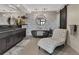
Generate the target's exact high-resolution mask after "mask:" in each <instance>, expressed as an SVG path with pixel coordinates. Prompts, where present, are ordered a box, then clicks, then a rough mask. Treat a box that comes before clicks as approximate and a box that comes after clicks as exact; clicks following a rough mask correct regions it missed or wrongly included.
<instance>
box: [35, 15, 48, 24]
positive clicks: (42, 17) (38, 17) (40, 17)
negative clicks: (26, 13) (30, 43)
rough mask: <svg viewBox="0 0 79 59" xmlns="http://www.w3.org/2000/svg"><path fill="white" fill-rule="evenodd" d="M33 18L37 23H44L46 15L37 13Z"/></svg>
mask: <svg viewBox="0 0 79 59" xmlns="http://www.w3.org/2000/svg"><path fill="white" fill-rule="evenodd" d="M35 20H36V23H37V24H38V25H44V24H45V23H46V17H45V16H44V15H37V16H36V19H35Z"/></svg>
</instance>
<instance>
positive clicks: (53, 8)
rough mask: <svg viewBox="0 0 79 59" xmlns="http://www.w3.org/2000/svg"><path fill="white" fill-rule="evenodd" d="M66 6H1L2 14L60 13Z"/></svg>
mask: <svg viewBox="0 0 79 59" xmlns="http://www.w3.org/2000/svg"><path fill="white" fill-rule="evenodd" d="M64 6H65V4H1V5H0V12H17V11H19V12H23V13H27V12H31V11H59V10H60V9H62V8H63V7H64Z"/></svg>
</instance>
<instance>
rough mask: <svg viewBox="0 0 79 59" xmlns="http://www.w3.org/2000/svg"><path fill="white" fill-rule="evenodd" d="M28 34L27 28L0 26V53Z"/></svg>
mask: <svg viewBox="0 0 79 59" xmlns="http://www.w3.org/2000/svg"><path fill="white" fill-rule="evenodd" d="M25 36H26V29H25V28H17V27H15V28H14V27H12V28H11V27H10V28H9V27H6V28H5V27H4V28H3V27H0V54H3V53H4V52H6V51H7V50H9V49H10V48H12V47H13V46H15V45H16V44H17V43H19V42H20V41H21V40H23V38H24V37H25Z"/></svg>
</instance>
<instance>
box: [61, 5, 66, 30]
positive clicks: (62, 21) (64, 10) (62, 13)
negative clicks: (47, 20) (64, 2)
mask: <svg viewBox="0 0 79 59" xmlns="http://www.w3.org/2000/svg"><path fill="white" fill-rule="evenodd" d="M60 28H62V29H66V28H67V6H65V7H64V8H63V9H62V10H60Z"/></svg>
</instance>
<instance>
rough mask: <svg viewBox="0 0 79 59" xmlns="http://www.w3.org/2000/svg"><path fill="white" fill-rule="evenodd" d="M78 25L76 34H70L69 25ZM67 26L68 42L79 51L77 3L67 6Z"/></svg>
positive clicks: (78, 8)
mask: <svg viewBox="0 0 79 59" xmlns="http://www.w3.org/2000/svg"><path fill="white" fill-rule="evenodd" d="M74 24H76V25H78V26H77V27H78V28H77V33H76V35H71V34H70V25H74ZM67 28H68V30H69V37H70V38H69V39H68V44H69V45H70V46H71V47H72V48H73V49H75V50H76V51H77V52H79V5H77V4H75V5H74V4H73V5H69V6H68V7H67Z"/></svg>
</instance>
